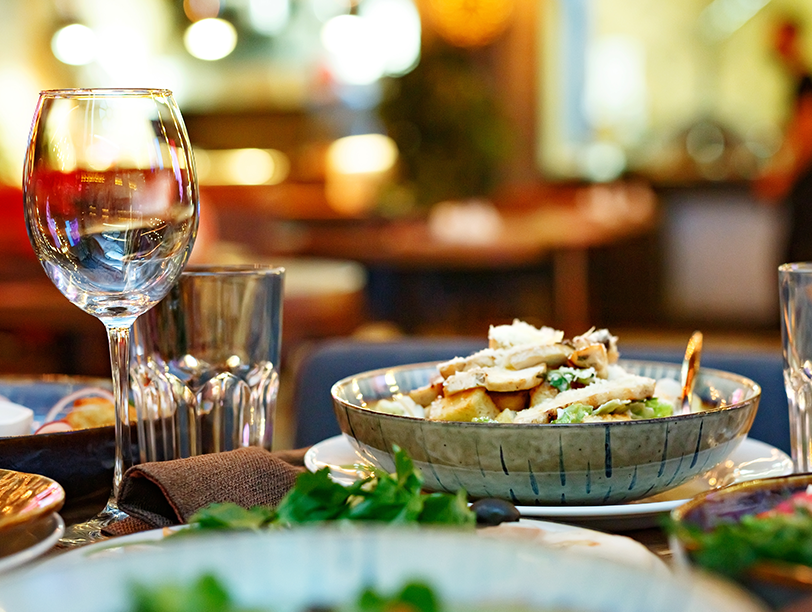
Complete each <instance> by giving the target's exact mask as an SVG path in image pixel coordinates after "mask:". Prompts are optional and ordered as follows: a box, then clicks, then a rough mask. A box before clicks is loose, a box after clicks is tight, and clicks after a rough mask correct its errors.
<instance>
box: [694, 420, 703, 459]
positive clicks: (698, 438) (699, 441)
mask: <svg viewBox="0 0 812 612" xmlns="http://www.w3.org/2000/svg"><path fill="white" fill-rule="evenodd" d="M704 426H705V421H703V420H700V421H699V433H698V434H697V436H696V448H695V449H694V456H693V457H692V458H691V467H692V468H693V467H694V466H695V465H696V462H697V461H698V460H699V448H700V446H701V445H702V428H703V427H704Z"/></svg>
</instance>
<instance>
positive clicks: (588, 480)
mask: <svg viewBox="0 0 812 612" xmlns="http://www.w3.org/2000/svg"><path fill="white" fill-rule="evenodd" d="M590 493H592V466H591V465H590V464H589V461H587V462H586V494H587V495H589V494H590Z"/></svg>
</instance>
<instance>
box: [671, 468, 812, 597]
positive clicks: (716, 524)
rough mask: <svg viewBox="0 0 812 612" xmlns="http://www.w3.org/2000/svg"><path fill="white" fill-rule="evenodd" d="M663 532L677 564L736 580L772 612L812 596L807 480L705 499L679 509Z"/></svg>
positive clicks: (789, 479)
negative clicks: (763, 602)
mask: <svg viewBox="0 0 812 612" xmlns="http://www.w3.org/2000/svg"><path fill="white" fill-rule="evenodd" d="M666 528H667V531H668V533H669V538H670V543H671V549H672V550H673V551H674V552H675V556H676V558H677V560H678V564H680V565H683V566H686V565H694V566H698V567H701V568H703V569H705V570H710V571H712V572H715V573H717V574H722V575H725V576H727V577H729V578H732V579H734V580H737V581H738V582H740V583H742V584H743V585H745V586H747V587H748V588H750V589H751V590H753V591H755V592H756V593H758V594H759V595H760V596H761V597H762V598H764V599H765V600H767V601H768V603H770V604H771V605H774V606H775V607H782V606H784V605H786V604H787V603H788V602H789V601H792V600H795V599H799V598H803V597H812V547H811V546H810V542H812V475H810V474H795V475H791V476H785V477H779V478H765V479H761V480H754V481H751V482H745V483H740V484H737V485H732V486H728V487H725V488H722V489H719V490H718V491H711V492H709V493H705V494H703V495H700V496H698V497H696V498H694V499H692V500H691V501H689V502H687V503H686V504H684V505H683V506H680V507H679V508H677V509H675V510H674V511H673V512H672V513H671V519H670V521H669V522H668V523H667V525H666ZM805 609H808V608H805Z"/></svg>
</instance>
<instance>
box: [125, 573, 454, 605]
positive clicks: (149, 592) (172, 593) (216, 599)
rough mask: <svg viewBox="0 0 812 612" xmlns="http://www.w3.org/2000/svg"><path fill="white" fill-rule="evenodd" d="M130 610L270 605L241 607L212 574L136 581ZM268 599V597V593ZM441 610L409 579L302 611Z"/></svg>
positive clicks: (428, 591) (429, 593)
mask: <svg viewBox="0 0 812 612" xmlns="http://www.w3.org/2000/svg"><path fill="white" fill-rule="evenodd" d="M132 599H133V605H132V607H131V608H130V612H270V610H271V608H270V607H269V608H245V607H242V606H239V605H238V604H237V603H235V602H234V598H233V597H232V596H231V594H230V593H229V592H228V589H227V588H226V587H225V585H224V584H223V583H222V582H220V581H219V580H218V579H217V578H216V577H215V576H213V575H211V574H205V575H203V576H201V577H200V578H199V579H198V580H196V581H195V582H193V583H191V584H188V585H183V584H178V583H167V584H163V585H160V586H146V585H143V584H139V583H136V584H135V585H134V586H133V589H132ZM269 599H272V597H270V596H269ZM316 610H318V611H319V612H441V610H442V608H441V606H440V603H439V601H438V599H437V596H436V595H435V593H434V591H433V590H432V589H431V588H430V587H429V586H427V585H425V584H423V583H420V582H410V583H408V584H406V585H405V586H404V587H403V588H402V589H401V590H400V591H398V592H396V593H394V594H392V595H385V594H381V593H379V592H378V591H375V590H373V589H365V590H364V591H362V592H361V594H360V595H359V596H358V597H357V598H356V600H355V601H353V602H350V603H349V604H348V605H343V606H339V607H324V606H318V607H316V606H314V607H311V608H305V609H303V611H302V612H310V611H313V612H315V611H316Z"/></svg>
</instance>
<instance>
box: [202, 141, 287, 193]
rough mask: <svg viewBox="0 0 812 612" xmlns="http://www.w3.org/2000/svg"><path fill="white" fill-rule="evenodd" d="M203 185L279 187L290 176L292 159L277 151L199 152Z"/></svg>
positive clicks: (228, 150)
mask: <svg viewBox="0 0 812 612" xmlns="http://www.w3.org/2000/svg"><path fill="white" fill-rule="evenodd" d="M195 165H196V166H197V175H198V179H199V180H200V184H201V185H276V184H278V183H281V182H282V181H284V180H285V179H286V178H287V177H288V174H289V173H290V160H289V159H288V157H287V156H286V155H285V154H284V153H282V152H281V151H277V150H275V149H220V150H204V149H195Z"/></svg>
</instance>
